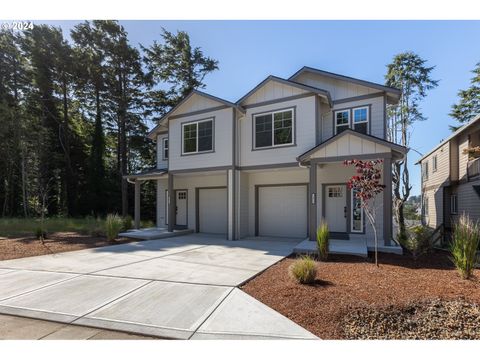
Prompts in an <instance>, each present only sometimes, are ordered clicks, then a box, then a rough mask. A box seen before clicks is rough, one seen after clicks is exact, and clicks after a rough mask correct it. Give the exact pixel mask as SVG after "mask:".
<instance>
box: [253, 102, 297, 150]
mask: <svg viewBox="0 0 480 360" xmlns="http://www.w3.org/2000/svg"><path fill="white" fill-rule="evenodd" d="M294 121H295V119H294V112H293V109H288V110H281V111H274V112H271V113H264V114H259V115H255V116H254V129H255V142H254V148H255V149H261V148H267V147H276V146H285V145H292V144H293V143H294V140H293V139H294Z"/></svg>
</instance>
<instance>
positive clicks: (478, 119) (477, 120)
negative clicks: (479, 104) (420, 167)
mask: <svg viewBox="0 0 480 360" xmlns="http://www.w3.org/2000/svg"><path fill="white" fill-rule="evenodd" d="M477 123H479V124H480V114H477V115H476V116H475V117H474V118H473V119H472V120H470V121H469V122H468V123H467V124H465V125H463V126H461V127H460V128H458V129H457V130H456V131H455V132H453V133H452V134H451V135H450V136H449V137H447V138H446V139H445V140H442V141H441V142H440V143H439V144H438V145H437V146H435V147H434V148H433V149H432V150H430V151H429V152H427V153H426V154H425V155H423V156H422V157H421V158H420V159H418V161H417V162H416V163H415V165H417V164H420V162H421V161H422V160H423V159H425V158H426V157H427V156H429V155H430V154H431V153H433V152H434V151H435V150H437V149H438V148H440V147H442V146H443V145H445V144H446V143H447V142H449V141H450V140H452V139H453V138H454V137H456V136H458V135H460V133H462V132H464V131H465V130H467V129H469V128H470V127H472V126H473V125H475V124H477Z"/></svg>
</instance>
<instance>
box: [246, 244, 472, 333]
mask: <svg viewBox="0 0 480 360" xmlns="http://www.w3.org/2000/svg"><path fill="white" fill-rule="evenodd" d="M293 261H294V259H293V258H287V259H284V260H283V261H281V262H279V263H278V264H276V265H274V266H272V267H271V268H269V269H268V270H267V271H265V272H264V273H262V274H260V275H259V276H258V277H256V278H254V279H253V280H251V281H250V282H248V283H247V284H245V285H244V286H243V287H242V289H243V290H244V291H246V292H247V293H248V294H250V295H251V296H253V297H255V298H257V299H258V300H260V301H261V302H263V303H265V304H266V305H268V306H270V307H272V308H273V309H275V310H277V311H278V312H280V313H281V314H283V315H285V316H286V317H288V318H290V319H291V320H293V321H295V322H296V323H298V324H299V325H301V326H303V327H304V328H306V329H307V330H309V331H311V332H312V333H314V334H315V335H317V336H319V337H320V338H322V339H380V338H384V339H446V338H456V339H480V328H479V327H478V324H479V323H480V306H479V305H480V270H475V272H474V277H473V279H471V280H462V279H461V277H460V275H459V274H458V272H457V270H456V269H455V268H454V267H453V266H452V264H451V261H450V259H449V258H448V254H446V253H445V252H441V251H437V252H435V253H432V254H430V255H426V256H424V257H421V258H420V259H418V260H416V261H414V260H413V259H412V258H411V257H410V256H407V255H403V256H401V255H392V254H380V256H379V261H380V267H378V268H377V267H376V266H375V265H374V264H373V263H372V262H371V261H367V260H363V259H361V258H355V257H348V256H333V255H332V256H331V257H330V258H329V260H328V261H326V262H318V263H317V270H318V271H317V276H316V281H315V283H314V284H313V285H300V284H298V283H296V282H295V281H294V280H293V279H291V278H290V276H289V274H288V268H289V266H290V265H291V264H292V262H293Z"/></svg>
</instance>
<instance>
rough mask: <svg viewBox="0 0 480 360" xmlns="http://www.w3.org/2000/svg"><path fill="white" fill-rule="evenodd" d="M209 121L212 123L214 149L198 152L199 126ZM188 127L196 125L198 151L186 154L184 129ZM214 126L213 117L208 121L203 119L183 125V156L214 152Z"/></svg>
mask: <svg viewBox="0 0 480 360" xmlns="http://www.w3.org/2000/svg"><path fill="white" fill-rule="evenodd" d="M208 121H211V122H212V148H211V149H210V150H203V151H198V124H200V123H204V122H208ZM188 125H195V126H196V131H195V133H196V146H195V147H196V149H197V150H196V151H188V152H185V138H184V128H185V126H188ZM213 126H214V121H213V117H212V118H208V119H202V120H198V121H190V122H187V123H183V124H182V155H190V154H202V153H208V152H212V151H213V136H214V133H215V132H214V129H213ZM169 145H170V144H169Z"/></svg>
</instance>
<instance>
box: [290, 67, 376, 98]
mask: <svg viewBox="0 0 480 360" xmlns="http://www.w3.org/2000/svg"><path fill="white" fill-rule="evenodd" d="M294 81H295V82H298V83H301V84H305V85H309V86H313V87H316V88H319V89H323V90H327V91H328V92H330V95H331V96H332V99H333V100H339V99H344V98H349V97H354V96H361V95H370V94H375V93H378V92H379V90H378V89H373V88H369V87H367V86H363V85H358V84H355V83H352V82H349V81H345V80H339V79H332V78H330V77H326V76H322V75H320V74H314V73H310V72H306V73H304V74H301V75H299V76H297V77H296V78H295V79H294Z"/></svg>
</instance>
